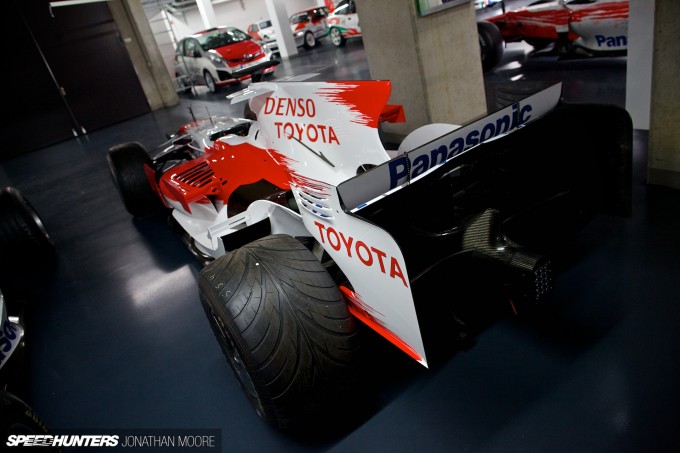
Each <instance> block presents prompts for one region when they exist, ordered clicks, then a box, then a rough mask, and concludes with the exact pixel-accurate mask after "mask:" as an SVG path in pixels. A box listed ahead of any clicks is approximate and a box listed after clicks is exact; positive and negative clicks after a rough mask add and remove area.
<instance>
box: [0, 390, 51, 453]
mask: <svg viewBox="0 0 680 453" xmlns="http://www.w3.org/2000/svg"><path fill="white" fill-rule="evenodd" d="M27 434H30V435H38V436H44V435H47V434H49V430H48V429H47V428H46V427H45V424H44V423H43V422H42V421H41V420H40V418H39V417H38V416H37V415H36V413H35V412H33V409H31V408H30V407H29V406H28V405H27V404H26V403H24V402H23V401H22V400H20V399H19V398H17V397H16V396H14V395H13V394H11V393H9V392H7V391H5V390H0V436H1V438H2V442H3V443H6V444H7V446H12V447H14V446H16V447H21V446H24V445H19V444H17V445H14V444H13V443H14V442H19V439H20V436H25V435H27ZM10 436H11V437H10ZM10 444H11V445H10ZM39 450H40V451H48V452H59V451H61V449H60V448H58V447H41V448H40V449H39Z"/></svg>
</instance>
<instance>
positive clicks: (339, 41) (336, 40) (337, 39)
mask: <svg viewBox="0 0 680 453" xmlns="http://www.w3.org/2000/svg"><path fill="white" fill-rule="evenodd" d="M328 34H329V35H330V37H331V42H332V43H333V45H334V46H335V47H342V46H344V45H345V43H346V42H347V41H346V40H345V38H344V37H343V36H342V32H341V31H340V29H339V28H336V27H333V28H331V30H330V32H328Z"/></svg>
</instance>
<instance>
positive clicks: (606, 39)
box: [595, 35, 628, 47]
mask: <svg viewBox="0 0 680 453" xmlns="http://www.w3.org/2000/svg"><path fill="white" fill-rule="evenodd" d="M595 41H596V42H597V47H626V46H628V37H627V36H625V35H622V36H604V35H595Z"/></svg>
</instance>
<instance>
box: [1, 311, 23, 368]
mask: <svg viewBox="0 0 680 453" xmlns="http://www.w3.org/2000/svg"><path fill="white" fill-rule="evenodd" d="M21 334H22V331H21V330H20V328H19V327H18V326H16V325H14V324H13V323H12V322H10V321H9V320H8V319H7V320H5V322H4V323H3V324H2V328H1V329H0V368H2V366H3V365H4V364H5V362H6V361H7V359H8V358H9V357H10V355H11V354H12V351H14V349H15V348H16V346H17V344H18V343H19V341H20V340H21Z"/></svg>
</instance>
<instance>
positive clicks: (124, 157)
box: [106, 142, 162, 216]
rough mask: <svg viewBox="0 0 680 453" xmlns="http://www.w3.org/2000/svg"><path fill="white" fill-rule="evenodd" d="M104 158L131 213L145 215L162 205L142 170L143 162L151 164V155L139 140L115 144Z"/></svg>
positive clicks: (126, 207)
mask: <svg viewBox="0 0 680 453" xmlns="http://www.w3.org/2000/svg"><path fill="white" fill-rule="evenodd" d="M106 157H107V162H108V165H109V171H110V173H111V177H112V178H113V182H114V184H115V186H116V189H118V193H119V195H120V197H121V199H122V200H123V204H124V205H125V209H127V211H128V212H129V213H130V214H132V215H133V216H144V215H147V214H151V213H153V212H155V211H157V210H158V209H160V208H161V206H162V203H161V201H160V199H159V197H158V195H157V194H156V193H155V192H154V191H153V189H152V188H151V185H150V184H149V180H148V179H147V177H146V173H145V172H144V165H145V164H148V165H151V158H150V157H149V155H148V153H147V152H146V150H145V149H144V147H143V146H142V145H141V144H140V143H136V142H133V143H123V144H120V145H117V146H114V147H112V148H111V149H109V152H108V154H107V156H106Z"/></svg>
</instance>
